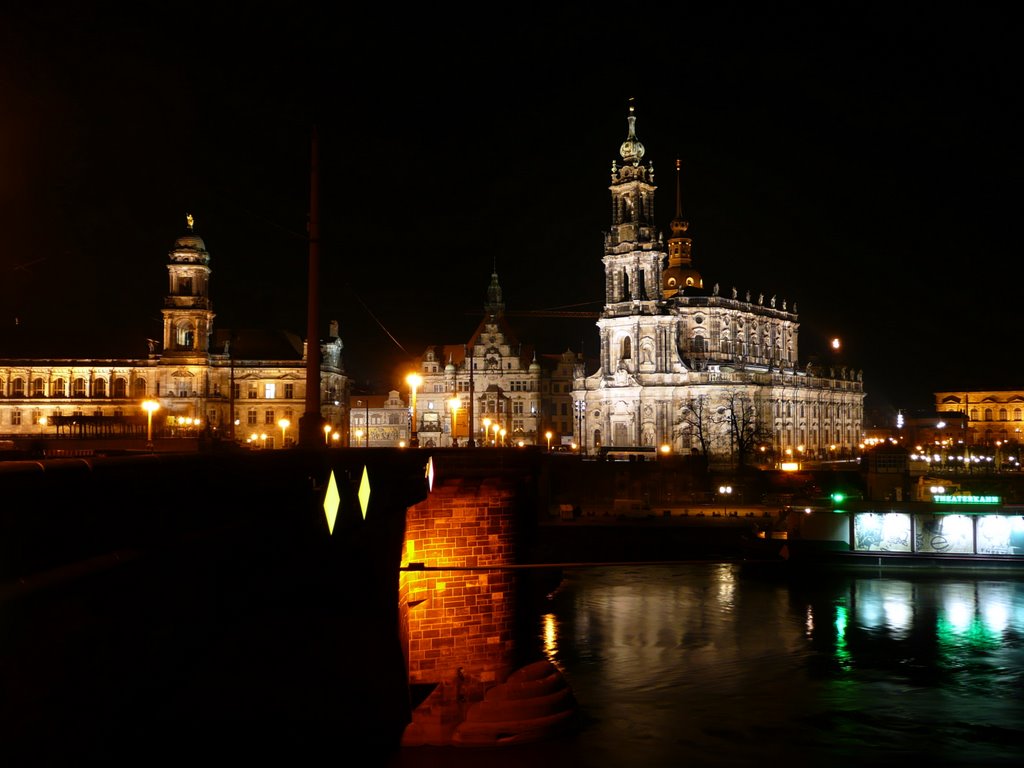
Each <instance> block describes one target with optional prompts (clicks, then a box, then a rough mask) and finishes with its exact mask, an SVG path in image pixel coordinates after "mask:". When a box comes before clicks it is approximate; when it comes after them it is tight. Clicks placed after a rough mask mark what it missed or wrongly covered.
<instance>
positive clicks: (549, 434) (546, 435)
mask: <svg viewBox="0 0 1024 768" xmlns="http://www.w3.org/2000/svg"><path fill="white" fill-rule="evenodd" d="M544 437H546V438H547V440H548V453H551V430H550V429H549V430H548V431H547V432H545V433H544Z"/></svg>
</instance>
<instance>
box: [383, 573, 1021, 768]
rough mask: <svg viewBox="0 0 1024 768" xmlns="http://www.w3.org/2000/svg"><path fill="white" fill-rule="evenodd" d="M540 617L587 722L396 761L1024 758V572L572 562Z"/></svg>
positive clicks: (414, 750) (811, 762) (547, 650)
mask: <svg viewBox="0 0 1024 768" xmlns="http://www.w3.org/2000/svg"><path fill="white" fill-rule="evenodd" d="M564 574H565V578H564V580H563V581H562V583H561V585H560V586H559V588H558V589H557V590H556V591H555V592H554V593H553V594H552V595H551V596H550V597H549V598H548V600H547V601H546V605H545V606H544V607H543V609H542V611H541V614H540V615H538V616H537V620H536V640H537V642H538V643H539V644H540V646H541V650H542V651H543V653H544V654H545V655H546V656H547V657H548V658H550V659H551V660H553V661H554V662H555V663H556V664H557V665H558V666H559V667H560V668H561V670H562V672H563V674H564V675H565V677H566V678H567V679H568V681H569V683H570V685H571V686H572V689H573V692H574V694H575V696H576V699H577V701H578V703H579V712H580V716H579V722H578V724H577V726H576V727H575V728H574V729H573V730H572V731H571V732H570V733H569V734H566V735H564V736H560V737H558V738H554V739H551V740H549V741H547V742H543V743H539V744H531V745H520V746H508V747H500V748H490V749H481V748H465V747H461V748H460V747H429V746H427V747H403V748H402V749H401V750H400V751H399V753H398V754H397V755H395V756H394V758H393V760H392V762H391V763H390V765H392V766H394V767H395V768H399V767H401V768H423V767H424V766H442V765H444V766H485V767H486V768H502V767H503V766H520V765H522V766H531V768H539V766H547V765H557V766H566V767H568V766H573V767H577V766H578V767H580V768H587V767H590V766H593V767H594V768H597V767H601V768H607V767H617V766H644V767H645V768H659V767H661V766H665V767H666V768H667V767H669V766H671V767H673V768H675V767H677V766H747V765H785V766H870V767H871V768H874V767H875V766H880V765H886V766H888V765H902V766H914V765H922V766H936V765H941V766H1000V765H1018V764H1022V762H1024V581H1021V580H1018V579H1017V578H1013V577H1011V576H1008V575H1006V576H1001V575H998V574H979V575H968V576H959V575H958V576H951V575H942V576H930V575H925V574H916V575H906V576H905V575H893V574H891V573H890V574H887V575H886V576H884V577H883V576H877V575H871V574H857V573H853V572H847V573H842V574H839V573H831V574H829V575H827V576H826V575H822V574H818V575H816V576H814V577H813V578H812V577H807V578H803V579H801V580H799V581H798V580H790V579H775V578H765V577H764V576H757V575H748V574H746V573H745V572H744V571H743V570H742V568H741V566H740V565H738V564H735V563H712V562H687V563H672V564H661V563H656V564H638V565H610V566H609V565H602V566H592V567H580V568H567V569H566V570H565V571H564Z"/></svg>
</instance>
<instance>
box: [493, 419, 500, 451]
mask: <svg viewBox="0 0 1024 768" xmlns="http://www.w3.org/2000/svg"><path fill="white" fill-rule="evenodd" d="M491 429H492V430H494V447H495V448H497V447H498V432H500V431H501V424H499V423H498V422H494V423H493V424H491Z"/></svg>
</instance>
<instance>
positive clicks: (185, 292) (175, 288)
mask: <svg viewBox="0 0 1024 768" xmlns="http://www.w3.org/2000/svg"><path fill="white" fill-rule="evenodd" d="M185 220H186V225H187V230H188V231H187V232H186V234H184V235H182V236H181V237H179V238H178V239H177V240H176V241H175V243H174V248H173V249H172V250H171V252H170V253H169V254H168V256H169V258H170V263H169V264H168V265H167V272H168V278H169V293H168V295H167V297H166V298H165V299H164V309H163V316H164V338H163V355H162V359H163V360H164V361H167V362H174V363H194V364H198V363H204V362H208V361H209V356H210V334H211V333H212V332H213V318H214V317H215V315H214V314H213V309H212V305H211V304H210V254H209V253H208V252H207V250H206V244H205V243H204V242H203V239H202V238H201V237H199V236H198V235H196V234H195V232H194V226H195V222H194V220H193V218H192V215H191V214H189V215H187V216H186V217H185Z"/></svg>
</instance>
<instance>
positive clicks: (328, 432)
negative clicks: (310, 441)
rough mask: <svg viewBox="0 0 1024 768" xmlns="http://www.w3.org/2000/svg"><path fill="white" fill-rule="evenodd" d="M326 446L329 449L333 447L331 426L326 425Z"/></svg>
mask: <svg viewBox="0 0 1024 768" xmlns="http://www.w3.org/2000/svg"><path fill="white" fill-rule="evenodd" d="M324 445H326V446H327V447H328V448H329V447H330V446H331V425H330V424H324Z"/></svg>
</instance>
